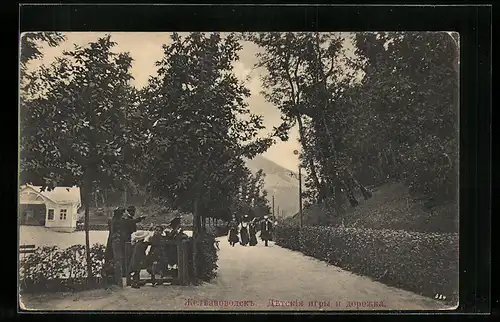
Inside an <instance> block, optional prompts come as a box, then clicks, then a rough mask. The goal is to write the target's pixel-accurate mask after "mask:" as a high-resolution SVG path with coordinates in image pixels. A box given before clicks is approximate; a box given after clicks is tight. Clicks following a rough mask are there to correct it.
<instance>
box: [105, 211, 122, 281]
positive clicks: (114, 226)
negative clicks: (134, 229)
mask: <svg viewBox="0 0 500 322" xmlns="http://www.w3.org/2000/svg"><path fill="white" fill-rule="evenodd" d="M124 213H125V209H123V208H117V209H115V210H114V211H113V217H112V218H111V219H110V220H109V221H108V229H109V235H108V242H107V247H106V254H105V261H106V262H107V263H108V264H107V266H108V267H109V268H110V269H109V270H108V272H109V273H111V274H112V277H113V279H112V282H113V284H115V285H117V286H119V287H123V279H122V278H123V276H124V275H123V266H124V257H123V256H124V254H123V251H124V249H123V245H124V244H123V235H124V234H123V231H124V225H123V215H124Z"/></svg>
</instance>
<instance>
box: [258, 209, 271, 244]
mask: <svg viewBox="0 0 500 322" xmlns="http://www.w3.org/2000/svg"><path fill="white" fill-rule="evenodd" d="M272 232H273V222H272V221H271V220H270V219H269V217H268V216H264V220H263V221H262V223H261V226H260V238H261V239H262V240H263V241H264V244H265V245H266V246H267V245H268V241H269V240H272Z"/></svg>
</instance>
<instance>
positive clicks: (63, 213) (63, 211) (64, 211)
mask: <svg viewBox="0 0 500 322" xmlns="http://www.w3.org/2000/svg"><path fill="white" fill-rule="evenodd" d="M67 214H68V210H67V209H61V211H60V212H59V220H66V215H67Z"/></svg>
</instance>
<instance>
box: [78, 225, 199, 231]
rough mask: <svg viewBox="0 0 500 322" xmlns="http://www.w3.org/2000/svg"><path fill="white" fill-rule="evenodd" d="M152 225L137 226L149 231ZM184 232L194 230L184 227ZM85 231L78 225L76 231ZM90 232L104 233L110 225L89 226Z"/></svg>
mask: <svg viewBox="0 0 500 322" xmlns="http://www.w3.org/2000/svg"><path fill="white" fill-rule="evenodd" d="M150 226H151V225H150V224H149V225H141V224H138V225H137V229H139V230H149V228H150ZM182 228H183V229H184V230H192V229H193V227H191V226H186V227H182ZM84 230H85V226H84V225H83V224H77V226H76V231H84ZM89 230H90V231H92V230H93V231H103V230H108V225H107V224H91V225H89Z"/></svg>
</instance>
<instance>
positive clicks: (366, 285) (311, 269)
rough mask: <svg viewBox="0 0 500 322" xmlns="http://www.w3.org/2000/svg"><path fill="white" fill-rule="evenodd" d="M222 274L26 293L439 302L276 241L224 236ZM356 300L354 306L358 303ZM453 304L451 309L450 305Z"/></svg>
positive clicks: (239, 304) (232, 304)
mask: <svg viewBox="0 0 500 322" xmlns="http://www.w3.org/2000/svg"><path fill="white" fill-rule="evenodd" d="M220 248H221V249H220V252H219V270H218V277H217V278H216V279H215V280H214V281H212V282H211V283H206V284H203V285H201V286H169V285H164V286H157V287H154V288H153V287H151V286H149V285H147V286H144V287H142V288H140V289H132V288H126V289H124V290H116V291H108V290H94V291H86V292H81V293H78V294H58V295H46V296H33V297H32V296H29V297H28V296H24V297H23V298H22V300H24V303H25V305H26V307H27V308H32V309H42V310H47V309H48V310H152V311H157V310H163V311H169V310H353V309H354V310H356V309H359V310H374V309H383V310H425V309H446V307H445V306H444V305H443V304H442V303H439V302H436V301H434V300H433V299H429V298H426V297H423V296H420V295H417V294H415V293H412V292H408V291H404V290H401V289H397V288H393V287H389V286H386V285H384V284H381V283H379V282H376V281H373V280H371V279H369V278H367V277H363V276H358V275H355V274H352V273H350V272H347V271H344V270H342V269H340V268H337V267H335V266H331V265H327V264H326V263H324V262H321V261H318V260H315V259H313V258H310V257H306V256H304V255H302V254H301V253H298V252H293V251H290V250H287V249H284V248H281V247H279V246H276V245H274V244H270V247H264V245H263V244H262V243H259V244H258V245H257V246H256V247H242V246H239V245H238V246H235V247H234V248H233V247H230V246H229V245H228V243H227V241H226V239H225V238H221V243H220ZM353 304H354V305H353ZM448 309H449V308H448Z"/></svg>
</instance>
